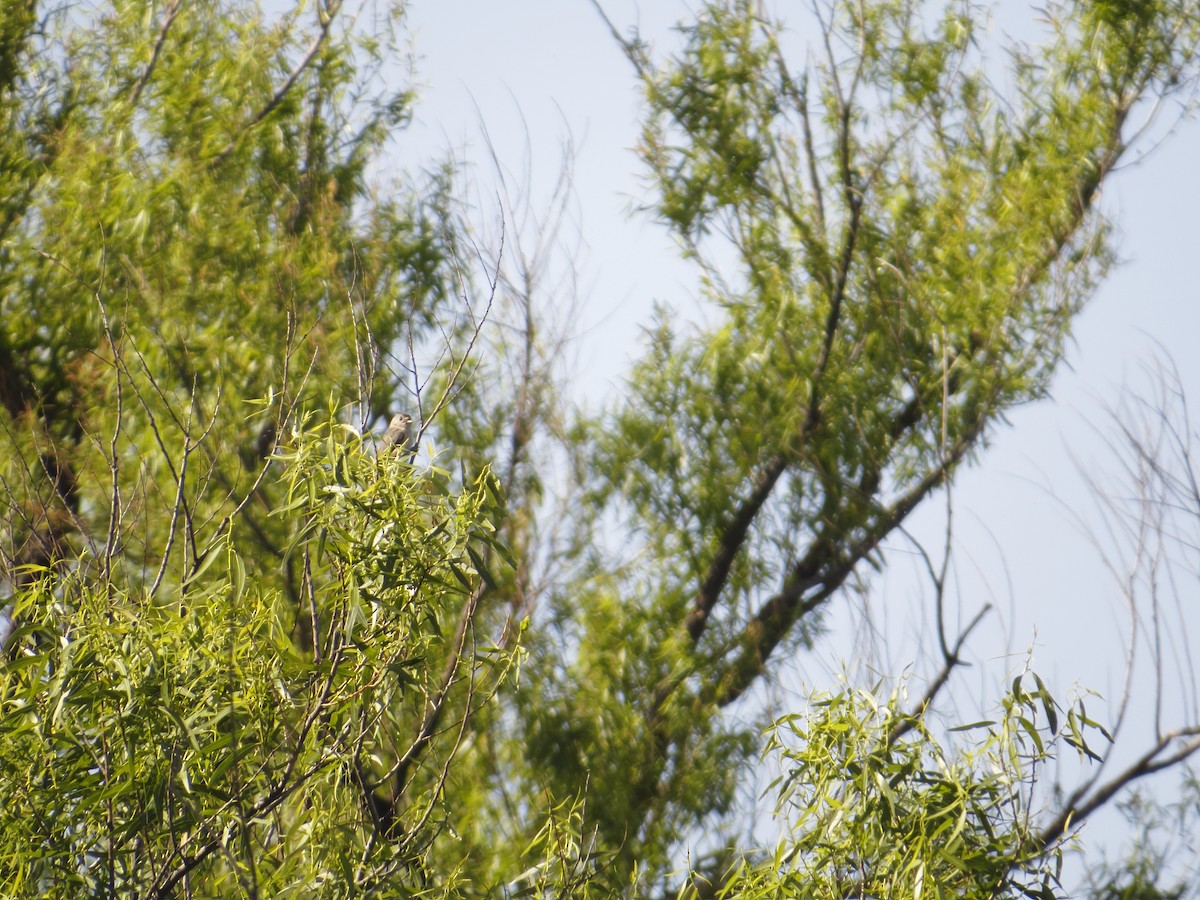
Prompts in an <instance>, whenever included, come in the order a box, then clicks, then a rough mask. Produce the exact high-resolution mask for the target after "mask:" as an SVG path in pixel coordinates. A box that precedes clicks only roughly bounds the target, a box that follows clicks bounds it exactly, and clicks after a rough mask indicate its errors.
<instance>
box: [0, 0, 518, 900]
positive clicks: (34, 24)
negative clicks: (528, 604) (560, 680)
mask: <svg viewBox="0 0 1200 900" xmlns="http://www.w3.org/2000/svg"><path fill="white" fill-rule="evenodd" d="M401 12H402V10H401V7H400V5H399V4H390V3H380V4H375V5H372V6H371V8H370V9H361V8H360V9H355V10H349V9H343V8H342V4H341V3H339V2H336V0H329V2H319V3H316V4H303V3H301V4H297V5H295V7H294V8H290V9H284V10H282V11H278V10H277V14H275V15H273V16H272V15H268V14H267V13H265V12H264V11H263V10H262V9H261V8H260V7H259V6H258V5H256V4H251V3H236V2H225V0H203V2H199V3H184V2H180V0H167V2H161V3H144V2H141V0H136V2H123V0H117V2H113V3H105V4H96V5H89V6H87V7H86V8H85V7H84V6H82V5H81V6H73V5H69V4H68V5H66V6H61V5H59V4H41V3H38V2H36V0H29V2H18V3H7V4H5V5H4V7H3V12H2V13H0V119H2V120H3V126H2V127H0V182H2V184H3V187H2V189H0V194H2V197H3V200H2V205H0V242H2V244H0V246H2V249H0V479H2V481H0V483H2V485H3V499H2V500H0V504H2V505H3V522H4V525H3V534H2V536H0V537H2V542H0V553H2V556H0V558H2V560H3V563H4V565H3V571H2V573H0V574H2V575H3V579H4V581H3V601H2V602H0V606H2V607H3V617H4V629H3V645H4V659H3V674H2V675H0V698H2V700H0V702H2V703H3V714H2V717H3V719H4V725H3V739H2V740H0V783H2V784H3V793H4V795H5V797H6V798H7V799H6V803H5V808H4V811H3V813H0V885H2V887H0V892H3V893H4V894H6V895H9V896H33V895H39V894H40V895H45V896H84V895H87V896H112V897H116V896H147V897H149V896H163V897H165V896H181V895H187V896H218V895H220V896H229V895H237V894H240V895H244V896H277V895H280V894H281V893H284V892H286V891H288V890H302V891H303V892H304V893H305V894H306V895H312V894H319V893H321V892H326V893H330V894H337V895H341V896H345V895H348V894H349V893H353V892H355V891H358V892H360V893H364V892H365V893H372V892H374V893H383V892H386V891H391V892H393V893H394V892H396V891H402V890H404V889H405V886H408V889H412V890H418V889H421V887H422V886H423V885H427V883H428V881H429V877H428V875H427V873H425V872H424V871H423V868H422V864H421V859H422V857H423V855H424V854H425V853H426V852H427V848H428V844H429V843H430V842H431V841H432V840H433V839H434V838H435V837H436V835H437V834H439V833H440V828H441V823H442V822H443V821H444V813H442V812H440V810H441V805H440V804H441V800H442V794H441V785H442V784H443V783H444V779H445V767H446V763H447V760H448V759H449V758H451V757H452V756H453V754H454V751H455V749H456V748H457V747H458V745H459V744H460V743H461V739H462V734H461V729H460V730H459V732H458V733H457V736H456V734H455V733H453V732H452V731H450V730H449V729H447V728H446V727H445V724H446V722H445V721H443V719H445V720H449V719H450V717H449V716H447V715H446V714H445V711H446V710H447V708H448V707H450V706H454V707H456V708H458V709H459V710H463V709H471V708H473V707H474V706H476V705H478V704H479V703H480V702H481V701H482V699H483V698H485V697H486V696H488V695H489V694H490V692H491V691H492V690H494V688H495V685H496V684H497V683H499V682H500V681H502V680H503V679H504V677H505V674H506V673H507V671H508V663H509V661H510V660H511V654H502V653H496V654H493V655H492V656H490V657H487V658H483V657H481V656H479V655H478V654H477V653H475V652H474V649H473V647H474V645H473V644H472V643H470V642H469V641H468V640H467V639H468V637H469V636H470V632H469V630H468V629H467V625H468V624H469V622H470V618H471V614H472V611H473V609H474V608H475V607H474V604H475V601H476V600H477V597H478V591H479V588H480V584H481V575H480V571H481V569H482V568H483V566H484V562H483V560H484V559H485V557H487V556H489V555H490V554H491V553H492V552H493V551H492V548H493V533H492V526H493V523H494V522H495V521H496V519H497V517H498V505H497V504H498V500H497V498H498V495H499V492H498V489H497V486H496V484H495V479H494V477H492V476H490V475H489V474H488V473H487V472H486V471H484V470H481V471H480V472H479V473H477V477H474V478H472V479H471V480H470V482H469V483H466V484H461V483H460V484H459V485H458V486H457V487H451V485H450V481H449V479H448V478H447V477H446V476H445V473H440V474H439V473H436V472H433V471H423V472H422V474H418V473H417V469H416V467H415V466H414V465H413V463H412V461H411V460H410V459H409V458H406V456H407V455H406V454H405V453H402V452H398V451H395V450H394V449H393V450H392V451H391V452H384V451H383V450H381V451H380V452H379V453H378V455H376V454H375V452H374V450H373V448H372V445H371V442H370V441H369V440H367V439H365V438H364V436H363V431H364V427H367V428H369V427H370V426H372V425H373V424H376V423H378V422H380V421H381V417H382V421H384V422H386V421H387V419H386V414H388V413H391V412H394V411H396V410H398V409H405V410H407V412H408V413H410V414H411V415H412V416H413V417H414V418H415V419H416V423H417V425H423V426H425V427H426V428H428V427H429V426H430V425H431V424H432V423H433V422H435V421H436V420H437V418H438V416H439V415H440V414H441V413H442V412H444V410H445V406H446V397H447V392H448V391H449V390H450V389H451V388H452V387H453V385H454V378H455V373H457V372H461V371H462V367H463V360H464V357H465V354H466V350H467V347H468V345H469V343H470V339H471V336H472V335H473V334H474V333H475V330H477V327H478V325H479V324H480V321H481V318H482V316H483V313H484V311H485V309H486V303H487V300H488V294H487V293H486V292H485V293H483V294H481V295H480V297H479V299H478V300H476V299H475V298H474V296H473V295H469V294H468V293H466V291H467V287H468V281H469V276H470V273H468V274H464V270H465V269H467V268H470V267H473V266H474V265H475V262H474V260H473V259H472V258H466V259H464V258H463V257H462V254H461V253H460V251H459V242H460V241H461V240H462V235H463V232H462V229H461V227H460V224H459V222H458V221H457V219H456V217H455V214H454V204H453V202H452V200H451V196H450V172H449V170H448V169H447V168H445V167H443V166H440V165H438V164H436V163H435V164H432V165H430V166H429V169H430V171H432V172H433V173H434V174H433V175H432V176H431V177H428V178H424V177H422V178H415V179H411V180H410V179H405V178H401V177H396V178H383V177H382V176H381V175H380V172H381V166H380V159H381V154H382V153H383V152H384V151H385V150H387V149H389V148H393V147H394V150H395V152H397V153H401V152H402V149H403V148H402V147H401V146H396V145H394V144H393V138H394V137H395V136H396V135H397V134H398V133H399V132H400V131H401V129H402V127H403V126H404V124H405V123H407V121H408V120H409V118H410V116H411V100H412V96H411V91H410V89H409V86H408V83H407V80H406V78H405V77H404V76H405V72H406V70H405V67H404V62H405V58H404V56H403V54H402V53H401V52H400V49H399V48H400V42H401V40H402V38H403V34H402V32H401V31H400V26H401V21H400V19H401ZM384 76H386V77H384ZM481 282H482V283H485V284H486V282H485V281H483V280H482V279H481ZM464 321H466V322H467V323H468V324H467V325H466V326H464V325H462V323H463V322H464ZM456 329H457V331H456ZM452 332H453V333H454V334H457V333H459V332H462V333H464V334H465V338H464V340H463V342H462V343H461V344H460V343H459V342H458V341H457V338H456V337H446V336H448V335H451V334H452ZM430 335H432V336H433V339H434V344H433V351H432V352H434V353H435V354H436V356H437V358H440V360H441V364H442V366H443V370H444V373H443V374H442V375H441V376H440V379H441V380H440V381H438V382H437V384H436V386H434V382H432V381H430V378H431V376H432V374H433V373H432V371H431V369H430V368H427V367H425V366H424V365H423V362H422V361H423V360H424V359H426V358H427V357H425V356H424V355H423V351H424V350H426V349H427V348H428V347H429V346H430V345H429V344H428V341H427V338H428V337H429V336H430ZM400 354H402V355H400ZM410 440H411V441H412V445H413V446H416V445H418V444H420V443H421V442H422V435H421V434H418V433H417V426H416V425H414V428H413V433H412V434H411V435H410ZM476 675H478V676H479V677H480V678H481V679H482V680H483V683H484V684H485V685H486V686H487V689H486V690H484V689H482V688H479V686H478V684H476V682H475V679H474V676H476ZM467 676H471V677H467ZM460 684H461V685H462V687H461V688H460V687H459V685H460ZM477 688H478V689H477ZM463 718H464V716H463V715H461V714H460V715H458V716H457V719H456V721H461V720H462V719H463ZM449 883H452V879H451V880H450V881H448V882H447V884H449Z"/></svg>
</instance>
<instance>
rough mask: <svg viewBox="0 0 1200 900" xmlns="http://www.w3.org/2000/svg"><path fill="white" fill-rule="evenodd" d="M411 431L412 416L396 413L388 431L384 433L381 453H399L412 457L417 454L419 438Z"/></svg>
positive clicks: (380, 448)
mask: <svg viewBox="0 0 1200 900" xmlns="http://www.w3.org/2000/svg"><path fill="white" fill-rule="evenodd" d="M411 430H412V416H410V415H409V414H408V413H396V414H395V415H394V416H392V421H391V422H389V423H388V427H387V431H385V432H384V433H383V443H382V444H381V445H380V447H379V452H380V453H381V454H382V453H391V452H392V451H399V452H401V453H407V454H409V455H410V456H411V455H412V454H414V453H416V452H417V436H416V435H414V434H410V432H411Z"/></svg>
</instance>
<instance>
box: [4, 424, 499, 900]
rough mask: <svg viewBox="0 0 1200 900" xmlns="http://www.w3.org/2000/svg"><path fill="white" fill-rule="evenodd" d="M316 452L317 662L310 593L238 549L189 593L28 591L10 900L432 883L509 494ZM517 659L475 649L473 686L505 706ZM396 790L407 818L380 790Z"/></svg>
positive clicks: (9, 718) (9, 682)
mask: <svg viewBox="0 0 1200 900" xmlns="http://www.w3.org/2000/svg"><path fill="white" fill-rule="evenodd" d="M297 441H298V444H299V446H298V448H297V450H296V451H294V452H293V453H292V454H290V456H289V458H287V459H286V460H285V461H284V465H283V467H282V472H281V475H280V479H281V481H282V482H283V484H282V485H281V487H282V488H283V489H284V490H285V495H286V496H287V498H288V502H287V503H285V504H284V505H281V506H280V507H279V508H278V509H277V510H276V511H275V514H276V515H278V516H280V517H283V518H286V519H290V520H292V521H293V522H294V523H295V524H294V527H293V533H294V537H293V540H292V542H291V544H290V546H289V547H288V548H287V552H288V553H289V554H294V555H296V556H298V557H300V558H302V559H303V561H304V569H305V581H306V586H305V591H306V595H307V600H308V610H309V611H310V618H309V620H308V622H307V623H306V629H307V633H306V637H309V641H310V642H309V643H308V648H307V652H305V651H304V650H302V649H301V647H300V646H298V644H300V645H303V644H304V643H305V641H297V640H296V636H295V634H294V622H293V619H294V611H293V610H292V609H291V607H290V604H289V603H288V602H287V599H286V598H285V597H284V596H283V594H282V592H281V591H280V589H279V588H278V587H277V586H272V585H270V584H269V583H264V582H262V581H261V580H259V579H253V578H248V577H247V566H246V564H245V562H244V560H243V559H242V556H241V554H240V553H239V552H238V550H237V548H236V547H234V546H232V545H231V543H230V541H229V539H228V537H227V536H219V537H217V538H216V539H215V540H214V541H213V542H212V543H211V544H210V545H209V546H207V547H206V548H205V550H204V560H203V562H202V564H201V566H200V567H199V569H198V571H197V572H196V573H195V574H194V575H193V576H192V577H191V578H190V579H189V580H188V581H187V582H186V583H185V584H183V585H181V586H180V589H179V591H178V593H175V594H172V595H170V596H163V595H160V596H159V597H153V596H151V595H149V594H148V593H147V592H145V591H144V590H141V589H139V588H138V587H137V586H136V585H135V586H128V585H126V584H122V583H121V582H120V581H119V580H114V581H109V582H104V581H102V580H100V579H97V578H96V577H95V575H94V573H90V572H88V571H87V569H86V567H80V568H79V569H77V570H76V571H74V572H72V573H70V574H69V575H65V576H63V577H61V578H57V579H50V578H42V579H39V580H38V582H37V583H36V586H35V589H34V590H31V591H28V592H26V593H25V594H24V595H23V596H22V599H21V602H20V604H19V605H18V607H17V609H16V610H15V614H16V616H17V618H18V619H19V620H20V621H22V622H23V623H25V624H24V625H23V627H22V628H21V630H20V631H19V632H18V634H17V635H16V640H17V641H18V642H19V643H18V646H21V647H22V648H23V649H24V652H22V653H21V654H20V655H19V656H18V657H16V658H15V659H13V660H12V661H10V662H9V663H8V665H7V666H6V667H5V671H4V680H3V699H2V702H3V703H4V707H5V709H6V715H5V721H4V726H3V733H4V740H3V742H2V744H0V747H2V751H0V757H2V762H0V769H2V771H3V772H4V773H5V782H6V784H7V786H8V788H9V791H8V797H9V801H8V803H6V805H5V809H4V812H3V818H2V822H0V836H2V842H3V843H2V844H0V860H2V861H3V862H2V863H0V879H2V883H3V886H4V891H5V893H7V894H9V895H33V894H35V893H37V894H41V895H45V896H80V895H83V894H86V895H89V896H143V895H144V896H174V895H176V894H177V893H179V892H180V890H181V888H183V889H185V890H186V892H187V893H188V894H189V895H198V896H218V895H226V894H229V893H231V892H233V893H238V894H243V895H251V894H256V893H257V894H266V895H269V896H282V895H286V894H289V893H297V892H298V893H302V894H303V895H305V896H349V895H351V894H356V893H358V892H363V891H365V892H367V893H370V894H372V895H377V896H402V895H407V893H406V891H405V889H404V886H405V885H408V886H409V889H412V887H413V886H414V885H415V886H418V887H424V886H426V882H427V875H426V873H424V872H423V870H422V866H421V858H422V856H423V855H424V853H425V852H426V851H427V848H428V844H429V843H430V842H431V841H432V840H433V839H434V837H435V836H436V834H437V831H438V829H437V828H435V827H434V825H436V824H440V823H441V822H442V821H443V820H444V818H445V816H446V812H445V809H444V798H443V795H442V786H443V782H444V779H445V771H444V770H445V768H446V767H448V766H449V764H450V763H451V761H452V759H453V756H454V754H455V752H456V751H457V750H458V747H459V744H460V742H461V740H462V731H461V728H460V729H459V730H458V732H457V733H451V734H450V735H447V736H440V737H439V739H438V741H437V747H436V752H434V753H430V754H427V755H425V756H424V757H421V763H420V765H419V766H409V765H408V764H409V763H410V762H412V760H413V759H415V758H417V756H416V754H418V752H419V751H420V750H421V749H422V747H421V742H422V741H423V740H427V739H428V738H427V736H426V735H425V733H424V731H423V728H424V725H425V722H426V721H427V719H428V717H429V715H430V713H431V710H432V709H433V708H434V706H435V704H439V703H442V702H444V701H445V698H444V697H441V696H439V692H440V691H442V690H443V686H442V685H440V684H439V678H440V676H441V670H442V659H443V658H444V657H445V650H446V644H447V643H448V642H449V641H450V640H452V638H450V637H449V635H450V634H453V622H454V620H455V619H456V617H457V615H458V613H459V611H460V609H461V608H462V606H463V605H464V603H466V602H468V598H469V597H470V596H471V594H472V592H473V591H474V590H475V588H476V584H477V582H478V573H477V571H476V569H475V563H474V562H473V561H472V560H473V559H479V558H481V555H482V553H483V552H485V550H486V549H487V547H488V546H489V542H490V540H491V538H490V535H489V533H488V531H487V530H486V525H487V523H488V521H489V520H490V519H491V518H493V517H494V515H495V510H496V497H495V495H494V493H493V488H492V484H491V483H490V482H489V481H488V480H486V479H484V480H481V481H480V482H479V483H478V484H476V485H474V486H473V487H472V489H471V490H470V491H468V492H464V493H462V494H460V495H458V496H451V495H450V494H449V493H448V492H447V490H446V484H445V479H444V477H441V476H439V475H438V474H437V473H436V472H431V473H428V474H425V475H423V476H420V477H418V476H417V475H416V474H415V473H414V472H413V471H412V470H411V469H410V468H409V467H408V466H407V465H406V464H404V463H403V462H402V461H400V460H392V459H383V460H377V459H375V458H374V457H373V456H370V455H368V454H366V453H364V452H363V447H362V444H361V442H360V441H359V440H358V439H357V438H356V437H354V436H353V435H347V434H346V433H345V430H344V429H342V428H341V427H340V426H336V425H334V426H328V425H327V426H323V427H322V428H321V429H320V430H319V433H317V434H313V435H309V434H300V435H298V436H297ZM457 640H459V641H460V643H461V641H462V637H461V636H460V637H458V638H457ZM455 649H456V650H457V651H458V652H459V654H460V655H461V651H462V649H463V648H462V647H461V646H458V647H456V648H455ZM512 662H513V657H512V655H511V654H499V653H491V654H489V653H487V652H481V653H478V654H471V655H469V656H465V657H463V661H462V666H461V669H459V670H457V671H455V673H454V675H455V677H454V681H455V685H456V687H455V690H457V691H465V692H467V694H468V696H470V695H473V694H475V693H476V692H478V694H479V698H476V699H473V700H469V701H468V702H471V703H479V702H482V701H481V698H482V697H485V696H486V695H487V693H488V692H489V691H492V690H495V687H496V685H497V684H499V683H500V682H502V681H503V680H504V679H505V678H506V677H507V673H508V671H509V668H510V666H511V664H512ZM456 668H457V667H456ZM460 682H461V686H459V683H460ZM401 735H408V736H411V739H412V743H411V744H410V745H409V746H407V747H406V746H404V745H401V744H399V743H398V741H399V740H400V737H401ZM389 784H390V785H391V789H392V790H394V791H395V793H396V797H397V798H399V797H400V796H404V797H406V798H407V803H406V804H405V806H404V807H403V809H401V808H400V807H399V805H398V804H394V803H392V802H391V800H390V798H382V797H379V798H377V797H376V796H375V791H377V790H378V791H381V792H382V791H384V790H386V789H387V787H388V785H389ZM379 785H382V787H378V786H379ZM383 834H386V835H388V836H389V837H390V839H389V840H380V839H379V838H380V836H381V835H383ZM443 887H444V886H443Z"/></svg>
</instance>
